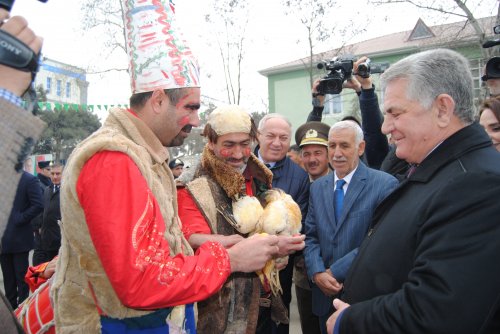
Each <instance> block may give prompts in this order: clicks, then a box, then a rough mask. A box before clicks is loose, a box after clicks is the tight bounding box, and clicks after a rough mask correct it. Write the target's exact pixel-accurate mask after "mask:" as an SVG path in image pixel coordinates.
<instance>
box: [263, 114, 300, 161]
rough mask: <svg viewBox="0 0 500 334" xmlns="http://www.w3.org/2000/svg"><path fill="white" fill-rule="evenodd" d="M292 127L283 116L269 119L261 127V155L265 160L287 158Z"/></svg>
mask: <svg viewBox="0 0 500 334" xmlns="http://www.w3.org/2000/svg"><path fill="white" fill-rule="evenodd" d="M291 133H292V129H291V128H290V126H289V125H288V123H287V122H286V121H285V120H284V119H281V118H270V119H268V120H267V121H266V122H265V123H264V124H263V126H262V128H261V129H259V136H258V138H259V146H260V155H261V156H262V159H263V160H264V162H276V161H280V160H282V159H283V158H285V156H286V154H287V152H288V149H289V148H290V140H291Z"/></svg>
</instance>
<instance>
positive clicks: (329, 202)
mask: <svg viewBox="0 0 500 334" xmlns="http://www.w3.org/2000/svg"><path fill="white" fill-rule="evenodd" d="M334 177H335V175H334V173H330V174H329V175H328V178H327V180H326V183H325V187H326V189H324V191H323V195H324V196H323V207H324V208H325V212H326V215H327V220H326V222H328V223H329V224H331V225H332V226H331V227H332V229H334V228H335V215H334V212H333V210H334V209H333V191H334V186H333V180H334ZM317 219H319V217H317ZM330 222H331V223H330Z"/></svg>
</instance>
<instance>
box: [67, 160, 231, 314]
mask: <svg viewBox="0 0 500 334" xmlns="http://www.w3.org/2000/svg"><path fill="white" fill-rule="evenodd" d="M77 195H78V198H79V200H80V203H81V206H82V208H83V210H84V212H85V219H86V222H87V226H88V229H89V233H90V237H91V239H92V242H93V244H94V246H95V248H96V250H97V254H98V256H99V259H100V261H101V263H102V266H103V268H104V270H105V272H106V274H107V276H108V278H109V280H110V282H111V285H112V286H113V288H114V290H115V292H116V294H117V295H118V297H119V298H120V301H121V302H122V303H123V304H124V305H125V306H127V307H129V308H136V309H159V308H165V307H169V306H174V305H182V304H187V303H191V302H194V301H199V300H202V299H206V298H207V297H209V296H210V295H212V294H213V293H214V292H216V291H217V290H218V289H220V287H221V286H222V284H223V283H224V281H225V280H226V279H227V277H228V276H229V274H230V263H229V256H228V254H227V252H226V250H225V249H224V248H223V247H222V246H221V245H220V244H218V243H214V242H207V243H206V244H204V245H202V246H201V247H200V248H199V249H198V250H197V252H196V254H195V256H185V255H183V254H178V255H176V256H171V255H170V252H169V247H168V242H167V240H166V239H165V238H164V237H163V235H164V232H165V224H164V221H163V218H162V215H161V212H160V208H159V205H158V203H157V201H156V198H155V197H154V196H153V193H152V192H151V190H150V189H149V188H148V185H147V183H146V180H145V179H144V177H143V176H142V175H141V173H140V171H139V168H138V167H137V166H136V165H135V164H134V162H133V161H132V159H130V157H128V156H127V155H125V154H123V153H121V152H111V151H104V152H100V153H97V154H95V155H94V156H93V157H92V158H91V159H89V160H88V161H87V163H86V164H85V165H84V167H83V169H82V171H81V173H80V176H79V178H78V182H77ZM178 242H180V240H178ZM95 293H96V294H97V295H98V294H99V292H98V291H95ZM97 298H98V296H97Z"/></svg>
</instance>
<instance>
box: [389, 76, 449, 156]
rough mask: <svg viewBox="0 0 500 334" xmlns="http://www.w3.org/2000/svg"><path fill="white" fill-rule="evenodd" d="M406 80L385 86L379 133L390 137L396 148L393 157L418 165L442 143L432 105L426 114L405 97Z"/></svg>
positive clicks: (422, 108) (423, 109)
mask: <svg viewBox="0 0 500 334" xmlns="http://www.w3.org/2000/svg"><path fill="white" fill-rule="evenodd" d="M407 84H408V82H407V79H396V80H394V81H391V82H390V83H388V85H387V88H386V90H385V95H384V114H385V116H384V123H383V124H382V132H383V133H385V134H390V135H391V139H392V140H393V141H394V143H395V145H396V156H397V157H398V158H400V159H403V160H406V161H407V162H408V163H414V164H419V163H420V162H422V160H423V159H424V158H425V157H426V156H427V154H429V152H431V151H432V149H433V148H434V147H436V145H437V144H439V142H440V141H441V139H439V138H438V137H439V134H440V129H439V126H438V122H437V120H436V117H435V116H436V114H437V113H436V112H434V111H435V110H434V108H435V105H434V104H433V105H432V106H431V110H427V109H425V108H424V107H422V105H420V103H419V102H417V101H414V100H410V99H408V97H407V96H406V90H407Z"/></svg>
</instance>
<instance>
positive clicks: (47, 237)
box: [40, 186, 61, 251]
mask: <svg viewBox="0 0 500 334" xmlns="http://www.w3.org/2000/svg"><path fill="white" fill-rule="evenodd" d="M59 193H60V191H59V189H57V190H56V191H55V192H54V186H50V187H47V188H46V189H45V193H44V195H43V196H44V199H43V203H44V204H43V206H44V210H43V220H42V228H41V233H40V238H41V249H42V250H45V251H56V250H58V249H59V247H61V229H60V228H59V223H58V221H59V220H61V207H60V203H59Z"/></svg>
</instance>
